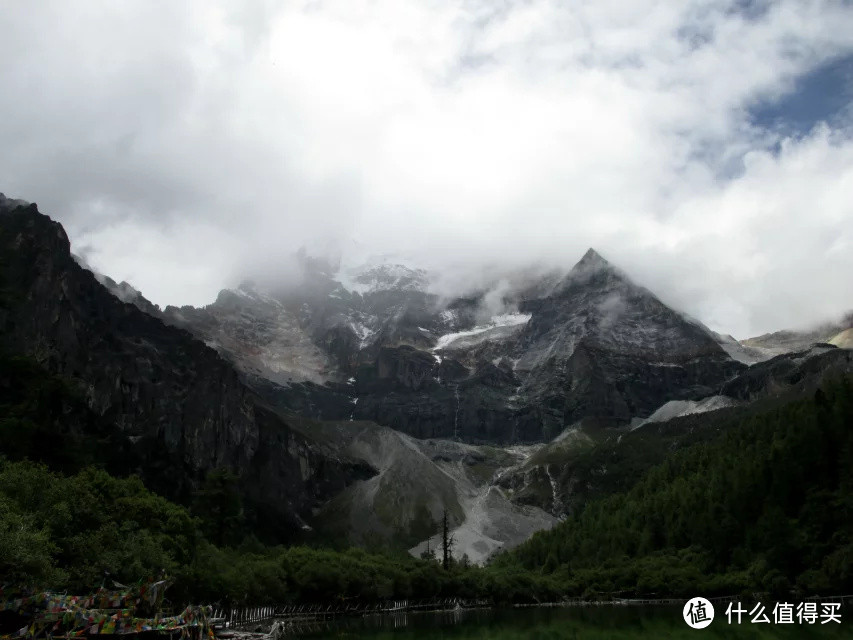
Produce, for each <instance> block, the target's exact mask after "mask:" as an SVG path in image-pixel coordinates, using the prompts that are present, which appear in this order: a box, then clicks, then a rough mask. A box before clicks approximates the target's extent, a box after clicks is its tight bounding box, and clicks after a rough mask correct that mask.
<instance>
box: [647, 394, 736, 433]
mask: <svg viewBox="0 0 853 640" xmlns="http://www.w3.org/2000/svg"><path fill="white" fill-rule="evenodd" d="M737 404H738V402H737V400H735V399H734V398H729V397H728V396H710V397H708V398H704V399H703V400H699V401H694V400H671V401H669V402H667V403H666V404H665V405H663V406H662V407H660V408H659V409H658V410H657V411H655V412H654V413H653V414H652V415H650V416H649V417H648V418H646V419H645V420H643V421H641V422H640V423H639V424H636V425H634V426H633V427H632V431H633V430H634V429H639V428H640V427H642V426H643V425H646V424H649V423H651V422H667V421H669V420H672V419H673V418H680V417H681V416H688V415H691V414H694V413H706V412H708V411H716V410H718V409H725V408H727V407H734V406H736V405H737Z"/></svg>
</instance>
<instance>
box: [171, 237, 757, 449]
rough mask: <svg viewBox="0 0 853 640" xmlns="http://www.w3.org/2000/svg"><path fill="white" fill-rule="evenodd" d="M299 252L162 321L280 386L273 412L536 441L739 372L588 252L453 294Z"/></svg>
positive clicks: (390, 270) (625, 417) (691, 394)
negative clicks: (290, 268)
mask: <svg viewBox="0 0 853 640" xmlns="http://www.w3.org/2000/svg"><path fill="white" fill-rule="evenodd" d="M302 260H303V267H304V272H305V274H304V283H303V284H302V285H300V286H298V287H295V288H291V289H290V290H288V291H284V292H280V293H275V292H260V291H258V290H256V289H255V288H253V287H250V286H243V287H241V288H240V289H238V290H237V291H223V292H222V293H221V294H220V296H219V298H218V299H217V301H216V302H215V303H214V304H212V305H209V306H208V307H206V308H204V309H201V310H194V309H192V308H188V307H184V308H181V309H175V308H172V307H170V308H167V309H166V310H165V311H164V317H165V318H166V319H167V321H169V322H172V323H174V324H178V325H180V326H182V327H184V328H187V329H188V330H190V331H192V332H194V333H196V334H197V335H199V337H202V338H203V339H204V340H205V341H207V343H208V344H209V345H211V346H214V347H215V348H217V349H218V350H220V352H221V353H223V355H225V356H226V357H228V358H229V359H231V360H232V361H233V362H235V364H237V366H238V367H239V368H240V369H241V370H243V371H244V372H245V373H247V374H249V375H251V376H254V377H260V378H265V379H268V380H272V381H274V382H278V383H285V384H286V387H285V388H284V389H282V390H280V392H279V394H280V395H281V396H282V397H281V398H280V400H281V402H282V404H283V406H285V407H287V408H289V409H291V410H294V411H296V412H300V413H303V414H306V415H310V416H311V417H314V418H320V419H335V420H347V419H350V418H352V419H356V420H358V419H362V420H374V421H376V422H378V423H379V424H383V425H386V426H390V427H392V428H395V429H399V430H401V431H404V432H406V433H409V434H411V435H414V436H416V437H454V438H458V439H461V440H467V441H472V442H476V441H506V442H533V441H542V440H547V439H549V438H550V437H553V436H555V435H556V434H558V433H560V432H561V431H562V430H563V429H564V428H565V427H566V425H568V424H571V423H574V422H576V421H577V420H580V419H587V420H588V421H592V423H594V424H598V425H601V426H618V425H620V424H628V423H630V421H631V420H632V419H634V418H637V417H640V418H644V417H648V416H649V415H650V414H651V413H652V412H653V411H654V410H656V409H657V408H658V407H660V406H661V405H662V404H664V403H665V402H667V401H669V400H684V401H687V400H699V399H701V398H702V397H704V396H707V395H711V394H713V392H714V391H715V389H716V388H717V387H719V385H720V384H722V383H723V382H724V381H725V380H726V379H728V378H730V377H731V376H733V375H734V374H735V373H737V372H738V371H740V370H741V369H742V368H743V365H742V364H740V363H738V362H736V361H735V360H733V359H732V358H731V357H730V356H729V355H728V354H727V353H726V351H725V350H724V349H723V348H722V347H721V346H720V344H719V343H718V340H717V339H716V338H715V337H714V336H713V335H712V334H711V332H710V331H709V330H707V329H706V328H705V327H704V326H702V325H701V324H700V323H698V322H693V321H691V320H689V319H687V318H685V317H684V316H683V315H682V314H680V313H678V312H676V311H674V310H672V309H670V308H669V307H667V306H666V305H664V304H663V303H662V302H660V300H658V299H657V298H656V297H655V296H654V295H653V294H652V293H651V292H649V291H648V290H647V289H645V288H643V287H641V286H639V285H636V284H635V283H633V282H632V281H631V279H630V278H629V277H628V276H627V275H626V274H624V273H623V272H622V271H620V270H619V269H618V268H616V267H614V266H613V265H611V264H610V263H608V262H607V261H606V260H605V259H604V258H603V257H602V256H601V255H599V254H598V253H597V252H595V251H594V250H589V251H588V252H587V253H586V255H584V256H583V258H582V259H581V260H580V261H579V262H578V263H577V265H575V267H574V268H573V269H572V270H571V271H570V272H569V273H567V274H565V273H564V274H559V275H557V274H554V273H548V274H543V275H541V276H540V277H539V278H538V279H537V278H530V277H529V276H525V277H518V278H517V279H515V280H507V279H504V280H502V281H501V282H499V283H495V284H494V286H493V287H491V288H484V289H480V290H477V291H472V292H471V293H470V294H469V295H467V296H465V297H460V298H455V299H447V298H445V297H442V296H441V295H439V294H438V293H436V292H434V291H433V290H432V289H431V285H432V281H431V278H430V276H429V274H428V273H426V272H424V271H422V270H419V269H415V268H412V267H410V266H405V265H399V264H393V263H388V262H384V263H382V264H374V265H371V264H367V265H363V266H361V267H359V268H356V269H348V268H331V267H330V266H329V265H327V264H324V263H322V262H320V261H312V260H311V259H310V258H307V257H305V256H302ZM510 283H511V284H510Z"/></svg>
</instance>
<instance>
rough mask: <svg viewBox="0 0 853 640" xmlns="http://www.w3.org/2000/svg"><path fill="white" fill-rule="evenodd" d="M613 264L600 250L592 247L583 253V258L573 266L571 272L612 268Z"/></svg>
mask: <svg viewBox="0 0 853 640" xmlns="http://www.w3.org/2000/svg"><path fill="white" fill-rule="evenodd" d="M612 268H613V266H612V265H611V264H610V263H609V262H607V260H605V259H604V258H603V257H602V256H601V254H600V253H598V251H596V250H595V249H593V248H592V247H590V248H589V249H587V252H586V253H585V254H583V258H581V259H580V261H579V262H578V263H577V264H576V265H575V266H574V267H572V271H571V273H574V274H578V273H590V272H594V271H601V270H604V269H608V270H609V269H612Z"/></svg>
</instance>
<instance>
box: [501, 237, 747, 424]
mask: <svg viewBox="0 0 853 640" xmlns="http://www.w3.org/2000/svg"><path fill="white" fill-rule="evenodd" d="M522 311H527V312H530V313H531V319H530V321H529V322H528V323H527V325H526V326H525V327H524V329H523V330H522V332H521V334H520V335H519V337H518V341H517V346H516V354H517V361H516V373H517V374H519V375H520V376H522V377H523V380H524V381H523V383H522V386H521V390H520V392H519V393H520V395H522V396H526V397H527V398H529V400H530V401H531V403H534V402H535V403H537V404H541V405H542V406H545V407H548V408H549V409H551V411H552V416H553V419H555V420H556V424H555V425H554V426H555V427H557V426H559V427H560V430H561V429H562V427H563V426H565V425H567V424H571V423H573V422H575V421H577V420H579V419H581V418H590V417H592V418H598V419H600V420H601V421H603V422H605V423H613V424H618V423H620V422H626V421H629V420H630V419H631V417H633V416H638V415H648V413H649V412H650V411H653V410H654V409H656V408H657V407H658V406H660V405H661V404H662V401H666V400H667V399H686V398H699V397H702V396H705V395H709V394H710V393H712V392H713V390H714V389H715V388H716V387H718V386H719V385H720V384H722V382H723V381H725V380H726V379H727V378H729V377H731V376H732V375H734V374H735V373H737V372H738V371H739V370H741V369H742V368H743V366H742V365H740V364H739V363H736V362H734V361H733V360H732V359H731V358H729V356H728V355H727V354H726V353H725V352H724V351H723V350H722V348H721V347H720V346H719V344H717V342H716V341H715V340H714V339H713V337H712V336H710V335H709V333H708V332H707V330H705V329H704V328H703V327H701V326H699V325H697V324H694V323H692V322H690V321H688V320H686V319H685V318H684V317H683V316H682V315H681V314H678V313H676V312H675V311H673V310H672V309H670V308H669V307H667V306H666V305H664V304H663V303H662V302H660V300H658V299H657V298H656V297H655V296H654V295H653V294H652V293H650V292H649V291H648V290H646V289H644V288H642V287H639V286H637V285H635V284H633V283H632V282H631V281H630V280H629V279H628V278H627V277H626V276H625V275H624V274H622V273H621V272H620V271H619V270H617V269H616V268H614V267H612V266H611V265H610V264H609V263H607V262H606V261H605V260H604V259H603V258H602V257H601V256H599V255H598V254H597V253H595V252H594V251H593V250H590V251H589V252H588V253H587V254H586V255H585V256H584V257H583V259H582V260H581V261H580V262H579V263H578V264H577V265H576V266H575V267H574V269H573V270H572V271H571V272H570V273H569V275H568V276H567V278H566V280H565V281H564V283H563V284H562V286H561V287H559V288H558V289H557V291H555V292H554V293H553V294H552V295H550V296H548V297H546V298H544V299H541V300H536V301H532V302H528V303H527V304H526V305H524V306H523V307H522ZM557 432H559V431H557Z"/></svg>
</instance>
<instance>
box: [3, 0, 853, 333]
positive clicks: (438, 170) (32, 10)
mask: <svg viewBox="0 0 853 640" xmlns="http://www.w3.org/2000/svg"><path fill="white" fill-rule="evenodd" d="M236 6H237V3H229V2H211V1H207V0H205V1H202V0H187V1H186V2H168V1H163V2H152V1H150V0H127V1H126V2H121V3H115V2H107V1H106V0H84V1H80V2H73V3H69V2H38V3H25V2H20V3H6V4H4V6H3V8H2V9H0V29H2V33H3V37H2V38H0V86H2V91H0V145H2V146H0V191H3V192H5V193H6V194H7V195H8V196H10V197H16V198H24V199H27V200H31V201H36V202H38V204H39V206H40V208H41V210H42V211H43V212H45V213H48V214H50V215H51V216H52V217H54V218H55V219H57V220H59V221H60V222H62V223H63V224H64V225H65V227H66V229H67V230H68V232H69V235H70V236H71V240H72V243H73V250H74V251H75V252H77V253H78V254H80V255H82V256H83V257H84V258H85V259H86V260H87V261H88V262H89V263H90V264H92V265H93V267H94V268H96V269H98V270H99V271H102V272H104V273H106V274H108V275H110V276H111V277H113V278H114V279H116V280H119V281H120V280H127V281H128V282H130V283H132V284H133V285H134V286H135V287H137V288H138V289H140V290H141V291H142V292H143V293H144V294H145V295H146V297H148V298H149V299H151V300H152V301H154V302H156V303H159V304H161V305H165V304H194V305H202V304H206V303H208V302H210V301H212V300H213V299H214V298H215V296H216V293H217V291H218V290H219V289H221V288H223V287H226V286H234V285H235V284H236V283H238V282H239V281H240V280H242V279H244V278H247V277H253V278H261V279H265V280H271V281H280V282H282V283H286V282H287V281H288V279H291V278H293V277H294V261H293V257H292V256H293V253H294V252H295V251H296V250H297V249H298V248H299V247H303V246H304V247H307V249H308V251H309V253H313V254H316V255H324V254H329V255H335V256H341V257H342V258H343V260H344V262H345V263H347V264H355V263H358V262H359V261H363V260H365V259H366V258H368V257H369V256H376V255H385V256H390V258H389V259H392V260H398V261H403V262H405V263H406V264H411V265H418V266H421V267H423V268H426V269H428V270H431V271H434V272H436V274H437V278H438V283H439V284H437V286H438V287H439V288H441V290H442V292H444V293H448V292H449V293H452V292H454V290H458V291H459V292H462V291H464V290H465V289H467V288H471V287H474V286H476V285H477V284H478V283H482V282H485V281H487V280H488V281H491V282H495V281H500V277H499V276H500V275H501V274H502V273H504V272H506V273H510V272H513V271H515V270H517V269H521V268H524V267H527V266H530V265H538V266H541V268H543V269H546V268H560V269H566V268H569V267H571V265H572V264H573V263H574V262H576V261H577V260H578V259H579V258H580V257H581V256H582V255H583V253H584V251H585V250H586V249H587V247H590V246H592V247H595V248H596V249H597V250H598V251H599V252H600V253H602V254H603V255H604V256H605V257H607V258H608V259H609V260H611V261H612V262H614V263H615V264H617V265H619V266H620V267H621V268H622V269H624V270H625V271H627V272H628V273H630V274H631V275H632V277H633V278H634V279H635V280H636V281H638V282H640V283H641V284H643V285H645V286H647V287H649V288H650V289H651V290H653V291H654V292H656V293H657V294H658V295H659V296H660V297H661V298H662V299H663V300H664V301H666V302H668V303H670V304H672V305H674V306H676V307H678V308H680V309H682V310H684V311H686V312H688V313H689V314H691V315H693V316H695V317H697V318H699V319H701V320H702V321H703V322H705V323H706V324H708V325H709V326H711V327H712V328H714V329H716V330H719V331H722V332H725V333H732V334H733V335H735V336H737V337H747V336H749V335H755V334H758V333H763V332H766V331H770V330H775V329H780V328H787V327H802V326H805V325H809V324H811V323H814V322H817V321H820V320H824V319H829V318H832V317H835V316H838V315H840V314H841V313H843V312H845V311H849V310H850V309H851V308H853V277H851V275H850V274H851V273H853V235H851V227H852V226H853V224H851V223H853V106H851V105H853V6H851V4H850V3H849V2H847V1H845V0H835V1H831V0H824V1H815V2H808V3H804V2H801V1H800V0H777V1H775V2H769V1H764V0H752V1H751V0H709V1H698V0H697V1H688V2H667V1H659V2H653V1H648V2H624V1H621V0H595V1H589V2H572V3H565V2H556V1H549V0H530V1H523V2H522V1H513V0H510V1H506V2H495V1H493V0H490V1H486V0H470V1H463V2H458V3H444V2H431V1H422V0H418V1H415V0H340V1H324V0H316V1H315V0H311V1H301V2H299V1H297V2H272V1H263V2H260V1H259V2H253V3H245V4H244V5H242V6H243V7H244V8H241V9H237V8H236Z"/></svg>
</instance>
